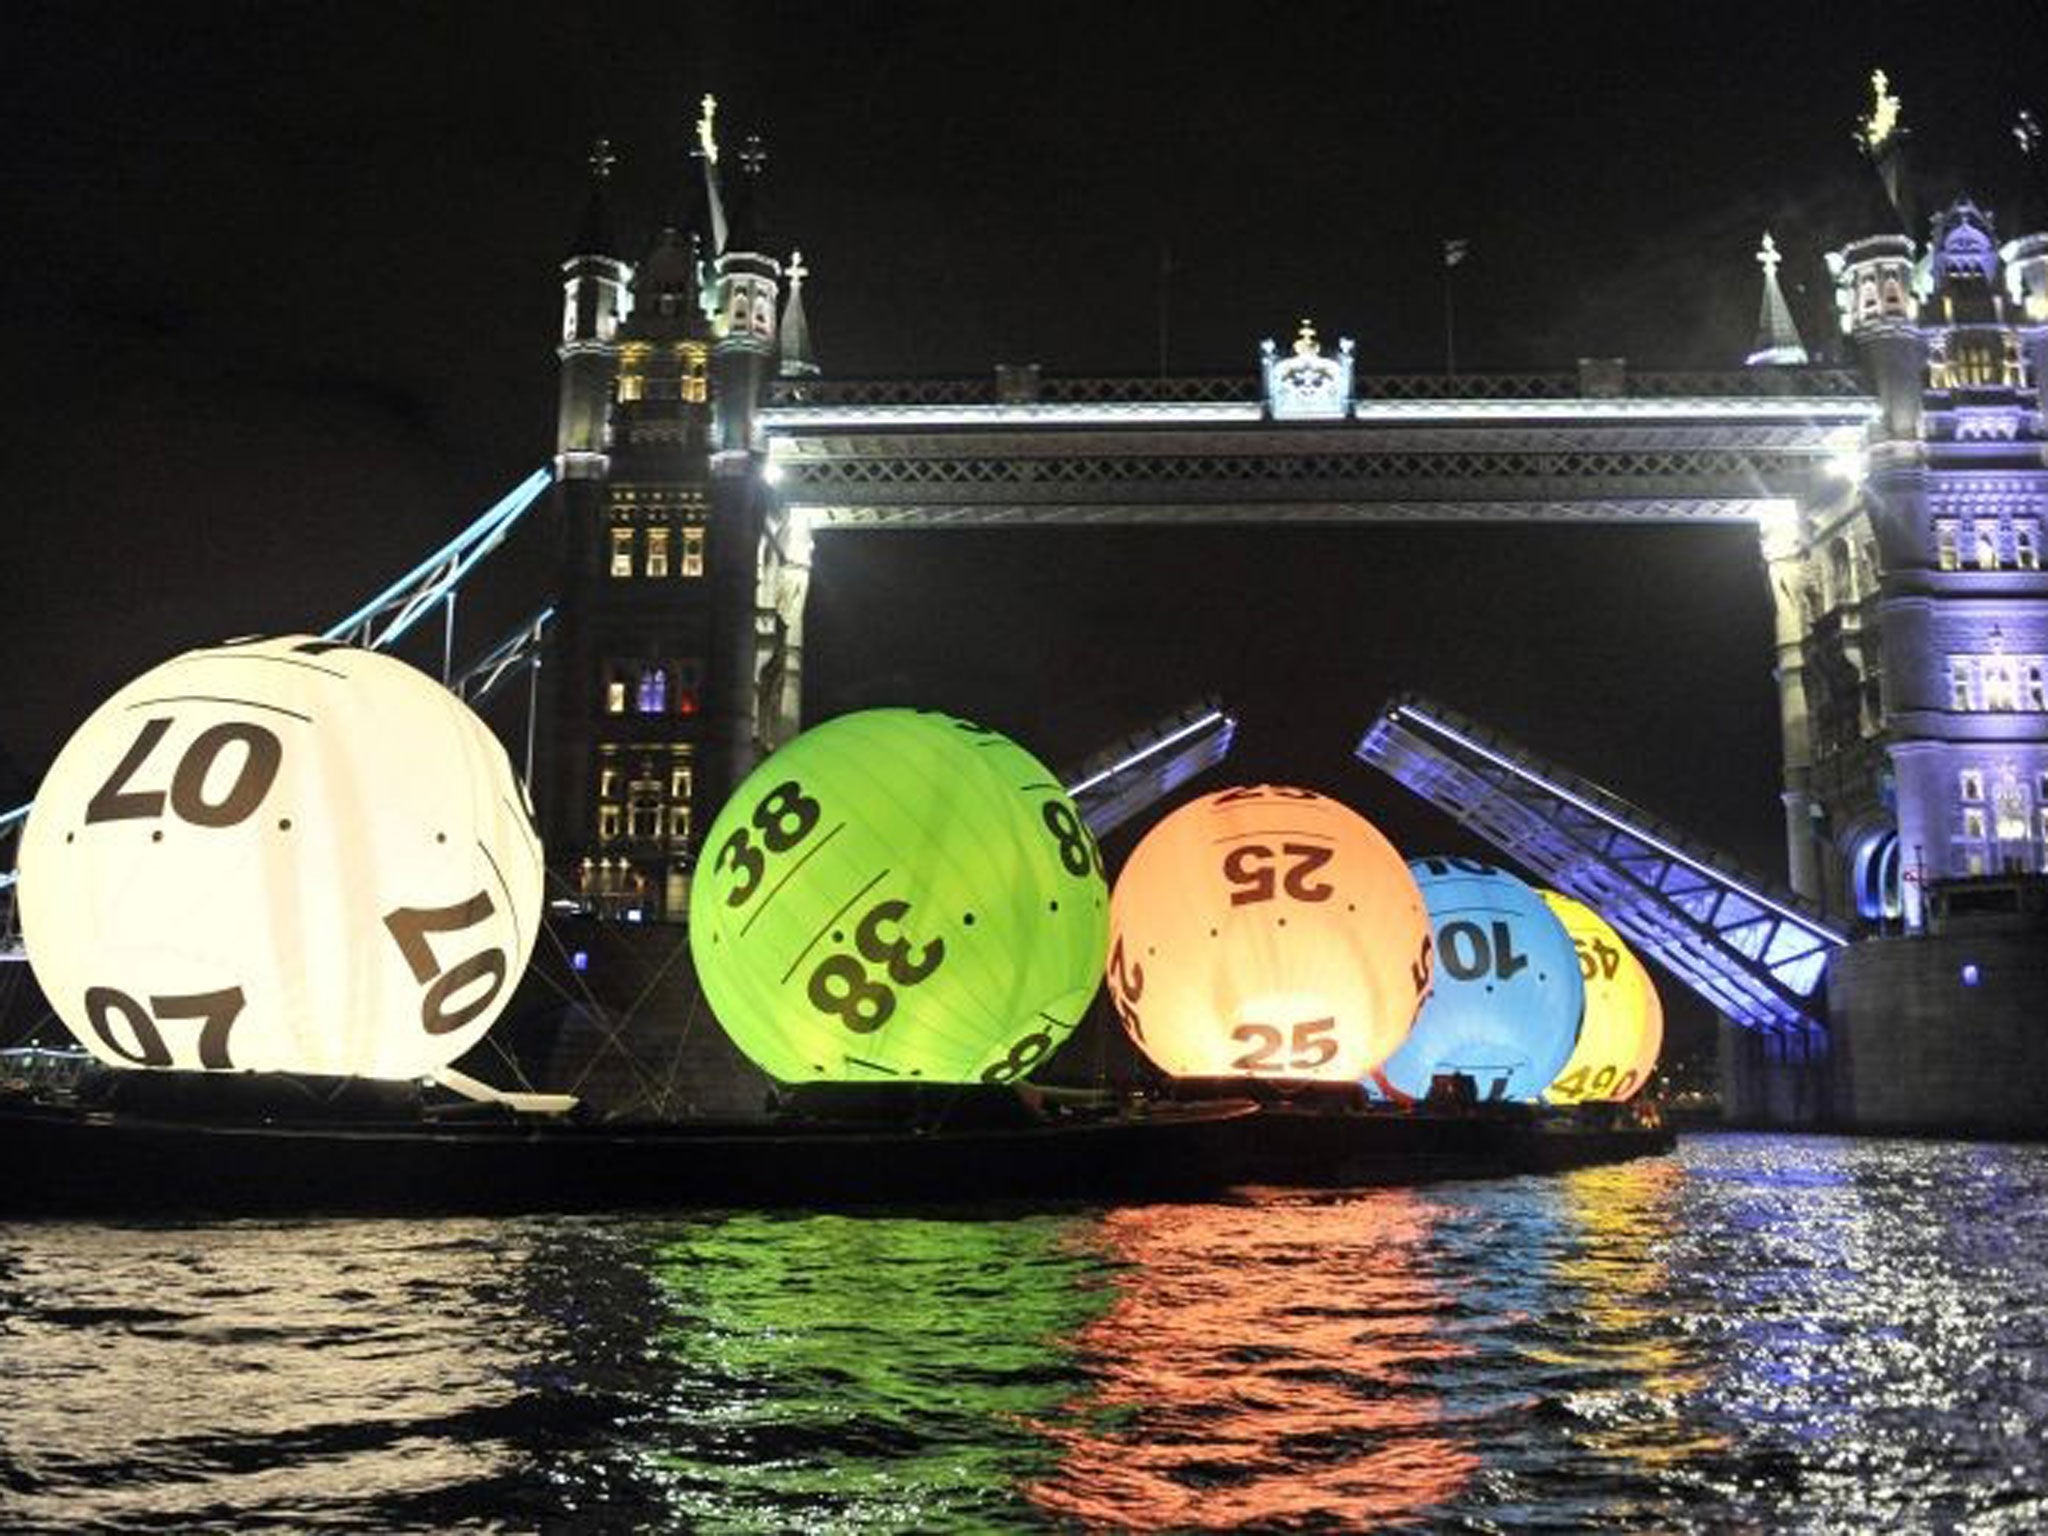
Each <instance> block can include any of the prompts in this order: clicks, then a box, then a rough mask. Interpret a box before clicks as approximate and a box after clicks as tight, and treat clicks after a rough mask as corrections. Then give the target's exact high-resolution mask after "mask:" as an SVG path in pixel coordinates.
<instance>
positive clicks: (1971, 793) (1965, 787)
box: [1956, 768, 1984, 800]
mask: <svg viewBox="0 0 2048 1536" xmlns="http://www.w3.org/2000/svg"><path fill="white" fill-rule="evenodd" d="M1956 780H1957V783H1958V785H1959V787H1960V788H1961V790H1962V794H1963V798H1964V799H1965V800H1982V799H1983V798H1984V770H1983V769H1981V768H1965V769H1964V770H1963V771H1962V772H1961V773H1959V774H1957V775H1956Z"/></svg>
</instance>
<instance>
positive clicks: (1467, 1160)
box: [0, 1100, 1672, 1218]
mask: <svg viewBox="0 0 2048 1536" xmlns="http://www.w3.org/2000/svg"><path fill="white" fill-rule="evenodd" d="M1671 1146H1672V1137H1671V1134H1670V1133H1669V1132H1668V1131H1664V1130H1661V1129H1644V1128H1639V1127H1607V1128H1597V1127H1596V1128H1586V1127H1576V1126H1570V1125H1565V1124H1560V1123H1545V1122H1541V1121H1536V1120H1531V1119H1502V1118H1498V1117H1491V1116H1487V1115H1483V1114H1480V1115H1473V1114H1453V1115H1435V1114H1430V1113H1415V1112H1410V1113H1405V1114H1344V1113H1329V1112H1317V1111H1315V1110H1313V1109H1307V1110H1291V1109H1287V1108H1284V1107H1282V1108H1274V1107H1270V1106H1269V1107H1266V1108H1264V1109H1261V1108H1259V1107H1257V1106H1254V1105H1252V1104H1250V1103H1247V1102H1245V1101H1242V1100H1237V1101H1217V1102H1212V1103H1198V1104H1187V1105H1164V1106H1159V1107H1157V1108H1156V1109H1154V1110H1153V1111H1151V1112H1149V1113H1145V1114H1138V1115H1118V1116H1114V1117H1107V1118H1101V1119H1093V1120H1090V1119H1078V1120H1054V1121H1049V1122H1046V1123H1042V1124H1032V1125H1026V1126H1021V1127H1020V1126H1001V1127H973V1126H969V1127H964V1128H945V1127H938V1128H929V1127H927V1128H920V1129H906V1128H887V1127H876V1126H873V1125H863V1124H858V1123H841V1124H833V1123H797V1124H792V1125H788V1126H775V1125H764V1124H762V1123H760V1122H745V1123H740V1122H733V1123H717V1122H710V1123H696V1124H688V1125H667V1126H656V1125H633V1126H616V1127H612V1126H603V1125H598V1126H588V1125H575V1124H567V1125H564V1124H532V1123H522V1122H518V1121H504V1122H492V1123H474V1122H471V1123H462V1124H434V1123H417V1122H415V1123H381V1124H380V1123H344V1124H332V1123H306V1124H281V1123H275V1122H252V1123H247V1124H223V1123H201V1122H193V1121H189V1120H176V1119H161V1118H150V1117H146V1116H138V1115H134V1114H129V1113H122V1112H103V1111H91V1110H78V1109H69V1108H57V1107H42V1106H24V1107H18V1108H10V1109H7V1110H5V1111H0V1160H4V1166H5V1167H7V1169H8V1170H9V1177H8V1178H7V1180H6V1181H5V1184H4V1186H0V1217H11V1216H80V1217H83V1216H124V1217H143V1218H152V1217H169V1216H193V1215H247V1214H273V1215H277V1214H283V1215H312V1214H349V1213H360V1214H373V1213H374V1214H406V1213H429V1212H432V1213H454V1212H477V1213H511V1212H526V1211H623V1210H655V1209H685V1208H693V1207H694V1208H711V1207H809V1208H848V1207H856V1206H899V1207H900V1206H926V1205H958V1206H962V1207H976V1208H986V1207H992V1206H994V1207H1000V1206H1002V1205H1005V1204H1016V1203H1026V1204H1044V1203H1055V1202H1057V1203H1064V1202H1084V1203H1091V1204H1107V1203H1133V1202H1153V1201H1186V1200H1209V1199H1217V1198H1222V1197H1226V1196H1227V1193H1228V1191H1230V1190H1231V1189H1233V1188H1236V1187H1239V1186H1250V1185H1281V1186H1289V1187H1295V1188H1346V1187H1366V1186H1372V1185H1385V1184H1405V1183H1415V1182H1419V1181H1422V1180H1427V1179H1432V1178H1472V1177H1492V1176H1500V1175H1507V1174H1515V1173H1538V1172H1553V1171H1557V1170H1560V1169H1564V1168H1571V1167H1579V1166H1584V1165H1587V1164H1592V1163H1604V1162H1615V1161H1620V1160H1623V1159H1627V1158H1631V1157H1638V1156H1644V1155H1650V1154H1655V1153H1660V1152H1665V1151H1669V1150H1670V1148H1671Z"/></svg>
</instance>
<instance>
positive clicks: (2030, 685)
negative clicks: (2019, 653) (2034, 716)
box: [2027, 661, 2048, 710]
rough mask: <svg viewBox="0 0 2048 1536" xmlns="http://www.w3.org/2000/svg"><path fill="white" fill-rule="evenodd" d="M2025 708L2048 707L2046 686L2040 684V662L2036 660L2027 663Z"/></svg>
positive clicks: (2047, 689)
mask: <svg viewBox="0 0 2048 1536" xmlns="http://www.w3.org/2000/svg"><path fill="white" fill-rule="evenodd" d="M2027 708H2029V709H2032V710H2044V709H2048V687H2044V686H2043V684H2042V678H2041V663H2040V662H2038V661H2030V662H2028V663H2027Z"/></svg>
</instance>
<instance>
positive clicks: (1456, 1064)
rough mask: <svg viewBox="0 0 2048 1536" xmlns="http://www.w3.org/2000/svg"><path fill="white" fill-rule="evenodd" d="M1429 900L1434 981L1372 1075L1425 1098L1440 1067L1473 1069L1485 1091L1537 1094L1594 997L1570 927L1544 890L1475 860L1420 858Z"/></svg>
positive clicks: (1397, 1090) (1392, 1090)
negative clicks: (1410, 1025)
mask: <svg viewBox="0 0 2048 1536" xmlns="http://www.w3.org/2000/svg"><path fill="white" fill-rule="evenodd" d="M1408 867H1409V868H1410V869H1412V870H1413V871H1414V872H1415V878H1416V882H1417V883H1418V884H1419V885H1420V886H1421V887H1422V897H1423V900H1424V901H1425V902H1427V903H1428V904H1429V920H1430V924H1431V926H1432V928H1433V930H1434V943H1435V949H1436V987H1435V990H1434V991H1432V992H1431V994H1430V997H1429V1000H1428V1001H1427V1002H1426V1003H1424V1004H1423V1005H1422V1011H1421V1012H1420V1013H1419V1014H1417V1015H1416V1018H1415V1028H1414V1029H1413V1030H1412V1031H1411V1032H1410V1033H1409V1036H1408V1038H1407V1040H1406V1041H1405V1042H1403V1043H1402V1046H1401V1048H1400V1049H1399V1050H1398V1051H1396V1052H1395V1053H1394V1054H1393V1055H1392V1056H1390V1057H1389V1058H1388V1059H1387V1063H1386V1065H1385V1066H1383V1067H1382V1068H1381V1069H1380V1070H1379V1072H1378V1073H1377V1074H1376V1075H1375V1077H1374V1082H1375V1083H1376V1085H1377V1086H1378V1087H1379V1088H1380V1089H1381V1090H1382V1091H1384V1092H1386V1093H1388V1094H1389V1095H1390V1096H1392V1097H1394V1098H1405V1099H1419V1098H1421V1097H1423V1096H1424V1095H1425V1094H1427V1093H1428V1092H1429V1085H1430V1080H1431V1079H1432V1078H1434V1077H1435V1076H1436V1075H1437V1074H1438V1073H1440V1072H1463V1073H1467V1074H1468V1075H1470V1076H1471V1077H1472V1079H1473V1081H1474V1086H1475V1087H1476V1088H1477V1090H1478V1092H1479V1096H1480V1097H1481V1098H1482V1099H1491V1098H1501V1099H1512V1100H1517V1101H1521V1102H1525V1103H1533V1102H1534V1101H1535V1100H1536V1099H1537V1098H1538V1097H1539V1096H1540V1095H1541V1094H1542V1092H1543V1090H1544V1089H1545V1088H1547V1087H1548V1086H1549V1085H1550V1082H1551V1080H1552V1079H1553V1078H1555V1077H1556V1076H1557V1073H1558V1069H1559V1068H1560V1067H1562V1066H1563V1065H1564V1063H1565V1058H1566V1057H1568V1056H1570V1055H1571V1053H1572V1046H1573V1044H1574V1043H1575V1042H1576V1041H1577V1039H1578V1035H1579V1014H1580V1011H1581V1010H1582V1009H1583V1008H1584V1006H1585V1002H1586V988H1585V983H1584V982H1583V981H1581V980H1580V978H1579V962H1578V956H1577V954H1576V953H1575V952H1574V951H1573V949H1572V941H1571V937H1570V935H1568V934H1567V933H1566V932H1565V930H1564V924H1562V923H1560V922H1559V921H1558V920H1557V918H1556V917H1555V916H1553V915H1552V914H1551V911H1550V908H1548V907H1547V906H1545V905H1544V904H1543V898H1542V897H1540V896H1538V895H1537V894H1536V892H1535V891H1534V890H1533V889H1531V888H1530V887H1529V886H1527V885H1525V884H1523V883H1522V882H1521V881H1520V880H1517V879H1516V878H1515V877H1514V876H1513V875H1511V874H1509V873H1507V872H1506V871H1505V870H1500V869H1495V868H1494V867H1493V866H1492V865H1490V864H1484V863H1481V862H1480V861H1479V860H1477V859H1454V858H1428V859H1415V860H1412V861H1411V862H1410V863H1409V866H1408Z"/></svg>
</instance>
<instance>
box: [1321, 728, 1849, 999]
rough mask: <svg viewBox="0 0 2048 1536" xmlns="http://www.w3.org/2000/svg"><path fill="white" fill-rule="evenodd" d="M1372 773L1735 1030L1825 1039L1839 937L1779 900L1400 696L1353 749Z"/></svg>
mask: <svg viewBox="0 0 2048 1536" xmlns="http://www.w3.org/2000/svg"><path fill="white" fill-rule="evenodd" d="M1357 753H1358V756H1359V758H1360V759H1361V760H1363V761H1365V762H1367V763H1370V764H1372V765H1373V766H1374V767H1376V768H1379V769H1381V770H1382V771H1384V772H1385V773H1387V774H1388V775H1390V776H1391V777H1393V778H1394V779H1396V780H1398V781H1399V782H1400V783H1401V784H1402V785H1404V786H1405V787H1407V788H1408V789H1410V790H1412V791H1414V792H1415V793H1416V794H1418V795H1420V796H1421V797H1422V798H1423V799H1425V800H1428V801H1429V802H1430V803H1431V804H1432V805H1435V806H1436V807H1437V808H1438V809H1440V810H1443V811H1445V812H1447V813H1448V814H1450V815H1451V816H1452V817H1454V818H1455V819H1456V820H1457V821H1458V822H1459V823H1460V824H1461V825H1463V826H1465V827H1469V828H1470V829H1471V830H1473V831H1474V832H1476V833H1478V834H1479V835H1480V836H1481V837H1483V838H1485V839H1486V840H1487V841H1488V842H1490V843H1492V844H1493V845H1494V846H1495V847H1496V848H1498V849H1500V850H1501V852H1503V853H1505V854H1507V855H1508V856H1509V857H1511V858H1513V859H1515V860H1516V861H1517V862H1519V863H1521V864H1523V865H1526V866H1527V867H1529V868H1530V869H1532V870H1534V871H1536V872H1537V873H1538V874H1539V875H1540V876H1541V877H1542V878H1543V879H1545V880H1547V881H1549V882H1550V883H1551V884H1552V885H1553V886H1555V887H1556V888H1557V889H1558V890H1560V891H1563V892H1564V893H1565V894H1566V895H1569V896H1573V897H1576V898H1578V899H1579V900H1581V901H1583V902H1585V903H1587V904H1588V905H1589V906H1592V907H1594V908H1596V909H1597V910H1598V911H1599V912H1600V915H1601V916H1602V917H1604V918H1606V919H1607V921H1608V922H1610V923H1612V924H1613V925H1614V926H1615V928H1616V929H1617V930H1618V931H1619V932H1620V933H1621V934H1622V935H1623V936H1624V937H1625V938H1627V939H1628V940H1629V941H1630V942H1631V943H1633V944H1635V945H1637V946H1638V947H1640V948H1641V949H1642V950H1643V951H1644V952H1645V953H1647V954H1648V955H1650V956H1651V957H1652V958H1653V959H1655V960H1657V961H1658V962H1659V963H1660V964H1662V965H1663V966H1664V967H1665V968H1666V969H1667V970H1669V971H1670V972H1671V973H1672V974H1673V975H1674V976H1676V977H1677V978H1678V979H1679V980H1680V981H1682V982H1684V983H1685V984H1686V985H1687V986H1688V987H1690V988H1691V989H1692V990H1693V991H1694V992H1696V993H1698V994H1699V995H1700V996H1701V997H1703V998H1704V999H1706V1001H1707V1002H1708V1003H1709V1004H1710V1005H1711V1006H1712V1007H1714V1008H1715V1009H1717V1010H1718V1011H1719V1012H1721V1013H1723V1014H1725V1015H1726V1016H1727V1017H1728V1018H1730V1019H1732V1020H1733V1021H1735V1022H1736V1023H1738V1024H1742V1025H1745V1026H1747V1027H1749V1028H1752V1029H1762V1030H1768V1031H1772V1032H1775V1033H1806V1032H1809V1031H1816V1030H1820V1029H1823V1028H1824V1027H1825V1021H1824V1018H1823V1016H1822V1011H1821V1009H1820V1006H1819V1005H1818V1003H1817V1001H1816V993H1817V990H1818V988H1819V985H1820V980H1821V976H1822V973H1823V972H1824V970H1825V968H1826V965H1827V958H1828V956H1829V954H1830V953H1832V952H1833V951H1834V950H1836V949H1838V948H1840V947H1841V946H1843V945H1845V944H1846V943H1848V935H1847V934H1845V933H1843V932H1841V931H1840V930H1839V929H1837V928H1835V927H1834V926H1833V925H1831V924H1830V923H1828V922H1826V921H1825V920H1824V919H1822V918H1821V917H1820V916H1819V915H1818V914H1816V913H1814V912H1813V911H1812V910H1811V909H1810V908H1809V907H1808V906H1807V905H1806V904H1805V903H1804V902H1803V901H1801V900H1800V899H1799V898H1798V897H1796V896H1794V895H1793V894H1792V893H1791V892H1789V891H1785V890H1782V889H1780V888H1778V887H1776V886H1774V885H1772V884H1770V883H1768V882H1766V881H1763V880H1760V879H1758V878H1756V877H1755V876H1752V875H1750V874H1748V873H1746V872H1744V871H1742V870H1741V869H1740V868H1739V866H1738V865H1736V864H1735V862H1734V861H1733V860H1731V859H1728V858H1726V857H1724V856H1722V855H1721V854H1718V853H1716V852H1714V851H1713V850H1711V849H1708V848H1706V847H1705V846H1703V845H1701V844H1699V843H1696V842H1694V841H1693V840H1692V839H1691V838H1689V837H1687V836H1686V835H1685V834H1683V833H1681V832H1679V831H1677V830H1676V829H1675V828H1672V827H1669V826H1666V825H1665V824H1663V823H1661V822H1659V821H1657V820H1656V819H1655V818H1654V817H1651V816H1649V815H1647V814H1646V813H1644V812H1642V811H1640V810H1638V809H1637V808H1635V807H1634V806H1632V805H1630V804H1628V802H1626V801H1624V800H1622V799H1620V798H1619V797H1617V796H1615V795H1612V794H1610V793H1608V792H1607V791H1606V790H1603V789H1601V788H1599V787H1598V786H1597V785H1594V784H1591V783H1588V782H1587V781H1586V780H1584V779H1581V778H1579V777H1578V776H1577V775H1576V774H1573V773H1571V772H1569V771H1567V770H1565V769H1563V768H1560V767H1558V766H1556V765H1555V764H1552V763H1549V762H1546V761H1545V760H1544V759H1542V758H1541V757H1538V756H1537V755H1536V754H1535V753H1533V752H1530V751H1529V750H1528V749H1526V748H1524V747H1520V746H1517V745H1516V744H1514V743H1512V742H1509V741H1507V740H1505V739H1504V738H1502V737H1500V736H1499V735H1497V734H1495V733H1493V732H1490V731H1487V730H1486V729H1484V728H1483V727H1481V726H1479V725H1477V724H1475V723H1474V722H1472V721H1470V720H1467V719H1465V718H1463V717H1462V716H1460V715H1458V714H1456V713H1455V712H1453V711H1451V710H1449V709H1446V708H1444V707H1443V706H1441V705H1438V704H1434V703H1431V702H1429V701H1427V700H1423V699H1419V698H1416V697H1413V696H1410V697H1406V698H1402V699H1399V700H1396V701H1395V702H1393V703H1391V704H1389V705H1388V706H1387V707H1386V708H1385V709H1384V710H1382V711H1381V713H1380V715H1379V717H1378V718H1377V719H1375V720H1374V721H1373V722H1372V724H1371V726H1369V727H1368V728H1367V730H1366V732H1365V735H1364V737H1363V738H1362V739H1361V740H1360V741H1359V744H1358V748H1357Z"/></svg>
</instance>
